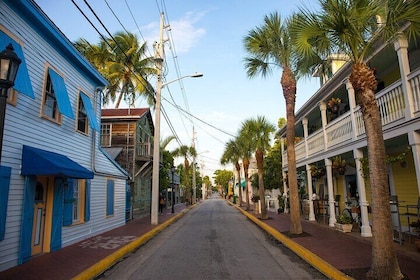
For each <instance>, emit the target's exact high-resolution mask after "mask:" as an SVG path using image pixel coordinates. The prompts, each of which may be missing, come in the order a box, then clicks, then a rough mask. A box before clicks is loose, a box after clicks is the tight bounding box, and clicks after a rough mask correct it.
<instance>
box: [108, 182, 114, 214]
mask: <svg viewBox="0 0 420 280" xmlns="http://www.w3.org/2000/svg"><path fill="white" fill-rule="evenodd" d="M114 192H115V182H114V180H108V181H107V182H106V215H107V216H111V215H114V196H115V194H114Z"/></svg>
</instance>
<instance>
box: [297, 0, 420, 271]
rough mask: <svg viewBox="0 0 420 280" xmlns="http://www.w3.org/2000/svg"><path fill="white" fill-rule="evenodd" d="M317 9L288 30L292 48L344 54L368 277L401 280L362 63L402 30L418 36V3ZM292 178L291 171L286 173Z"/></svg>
mask: <svg viewBox="0 0 420 280" xmlns="http://www.w3.org/2000/svg"><path fill="white" fill-rule="evenodd" d="M319 3H320V7H321V9H320V11H319V12H310V11H309V10H308V9H305V8H301V9H300V11H299V14H298V16H297V17H296V18H295V19H296V21H295V22H294V23H293V24H292V26H291V33H292V34H293V38H294V40H293V41H294V45H295V46H296V48H297V51H298V52H299V53H300V54H301V55H302V57H307V58H310V57H313V56H314V55H315V56H321V57H324V58H325V57H326V56H328V55H329V54H334V53H337V52H341V53H344V54H345V55H347V57H348V58H349V61H350V63H351V64H352V70H351V74H350V77H349V81H350V83H351V84H352V86H353V88H354V92H355V95H356V100H357V102H358V104H359V105H360V107H361V110H362V116H363V121H364V124H365V129H366V137H367V147H368V157H369V178H370V190H371V197H372V206H373V207H372V227H373V229H374V235H373V238H372V265H371V268H370V270H369V272H368V276H369V277H371V279H401V278H402V277H403V275H402V274H401V272H400V268H399V265H398V260H397V256H396V253H395V248H394V246H393V240H392V234H393V228H392V223H391V219H390V218H389V217H390V216H391V213H390V205H389V186H388V176H387V170H386V163H385V156H386V153H385V143H384V139H383V132H382V124H381V118H380V114H379V109H378V105H377V102H376V99H375V91H376V87H377V81H376V78H375V72H374V69H371V68H370V67H369V65H367V64H366V57H367V56H368V55H370V54H372V52H371V51H372V47H373V45H374V44H375V43H376V42H377V39H378V38H381V37H382V38H381V39H383V40H384V42H386V41H387V40H389V39H392V37H393V36H395V35H397V34H398V32H400V31H401V30H403V29H404V27H405V26H406V25H407V24H410V25H409V27H408V28H406V29H405V30H406V32H407V33H408V36H413V35H417V36H418V35H419V34H420V13H419V11H420V1H418V0H415V1H414V0H413V1H410V0H407V1H402V0H353V1H350V0H319ZM289 176H290V173H289Z"/></svg>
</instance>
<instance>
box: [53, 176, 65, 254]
mask: <svg viewBox="0 0 420 280" xmlns="http://www.w3.org/2000/svg"><path fill="white" fill-rule="evenodd" d="M65 185H66V184H65V181H64V179H62V178H57V177H56V178H55V182H54V203H53V209H52V225H51V242H50V250H51V252H53V251H56V250H58V249H61V243H62V242H61V233H62V227H63V200H64V190H65Z"/></svg>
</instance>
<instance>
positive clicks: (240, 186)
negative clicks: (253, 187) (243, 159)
mask: <svg viewBox="0 0 420 280" xmlns="http://www.w3.org/2000/svg"><path fill="white" fill-rule="evenodd" d="M235 166H236V171H237V172H238V181H239V197H238V204H239V207H241V206H242V182H241V166H240V165H239V162H236V164H235Z"/></svg>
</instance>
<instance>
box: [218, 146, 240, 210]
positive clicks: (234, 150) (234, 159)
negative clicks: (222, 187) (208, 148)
mask: <svg viewBox="0 0 420 280" xmlns="http://www.w3.org/2000/svg"><path fill="white" fill-rule="evenodd" d="M240 158H241V154H240V150H239V147H238V143H237V141H235V140H230V141H229V142H227V143H226V145H225V151H224V152H223V155H222V159H221V160H220V163H221V164H226V163H229V162H231V163H233V164H234V165H235V168H236V172H237V173H238V182H239V198H238V203H239V205H242V186H241V165H240V164H239V160H240Z"/></svg>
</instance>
